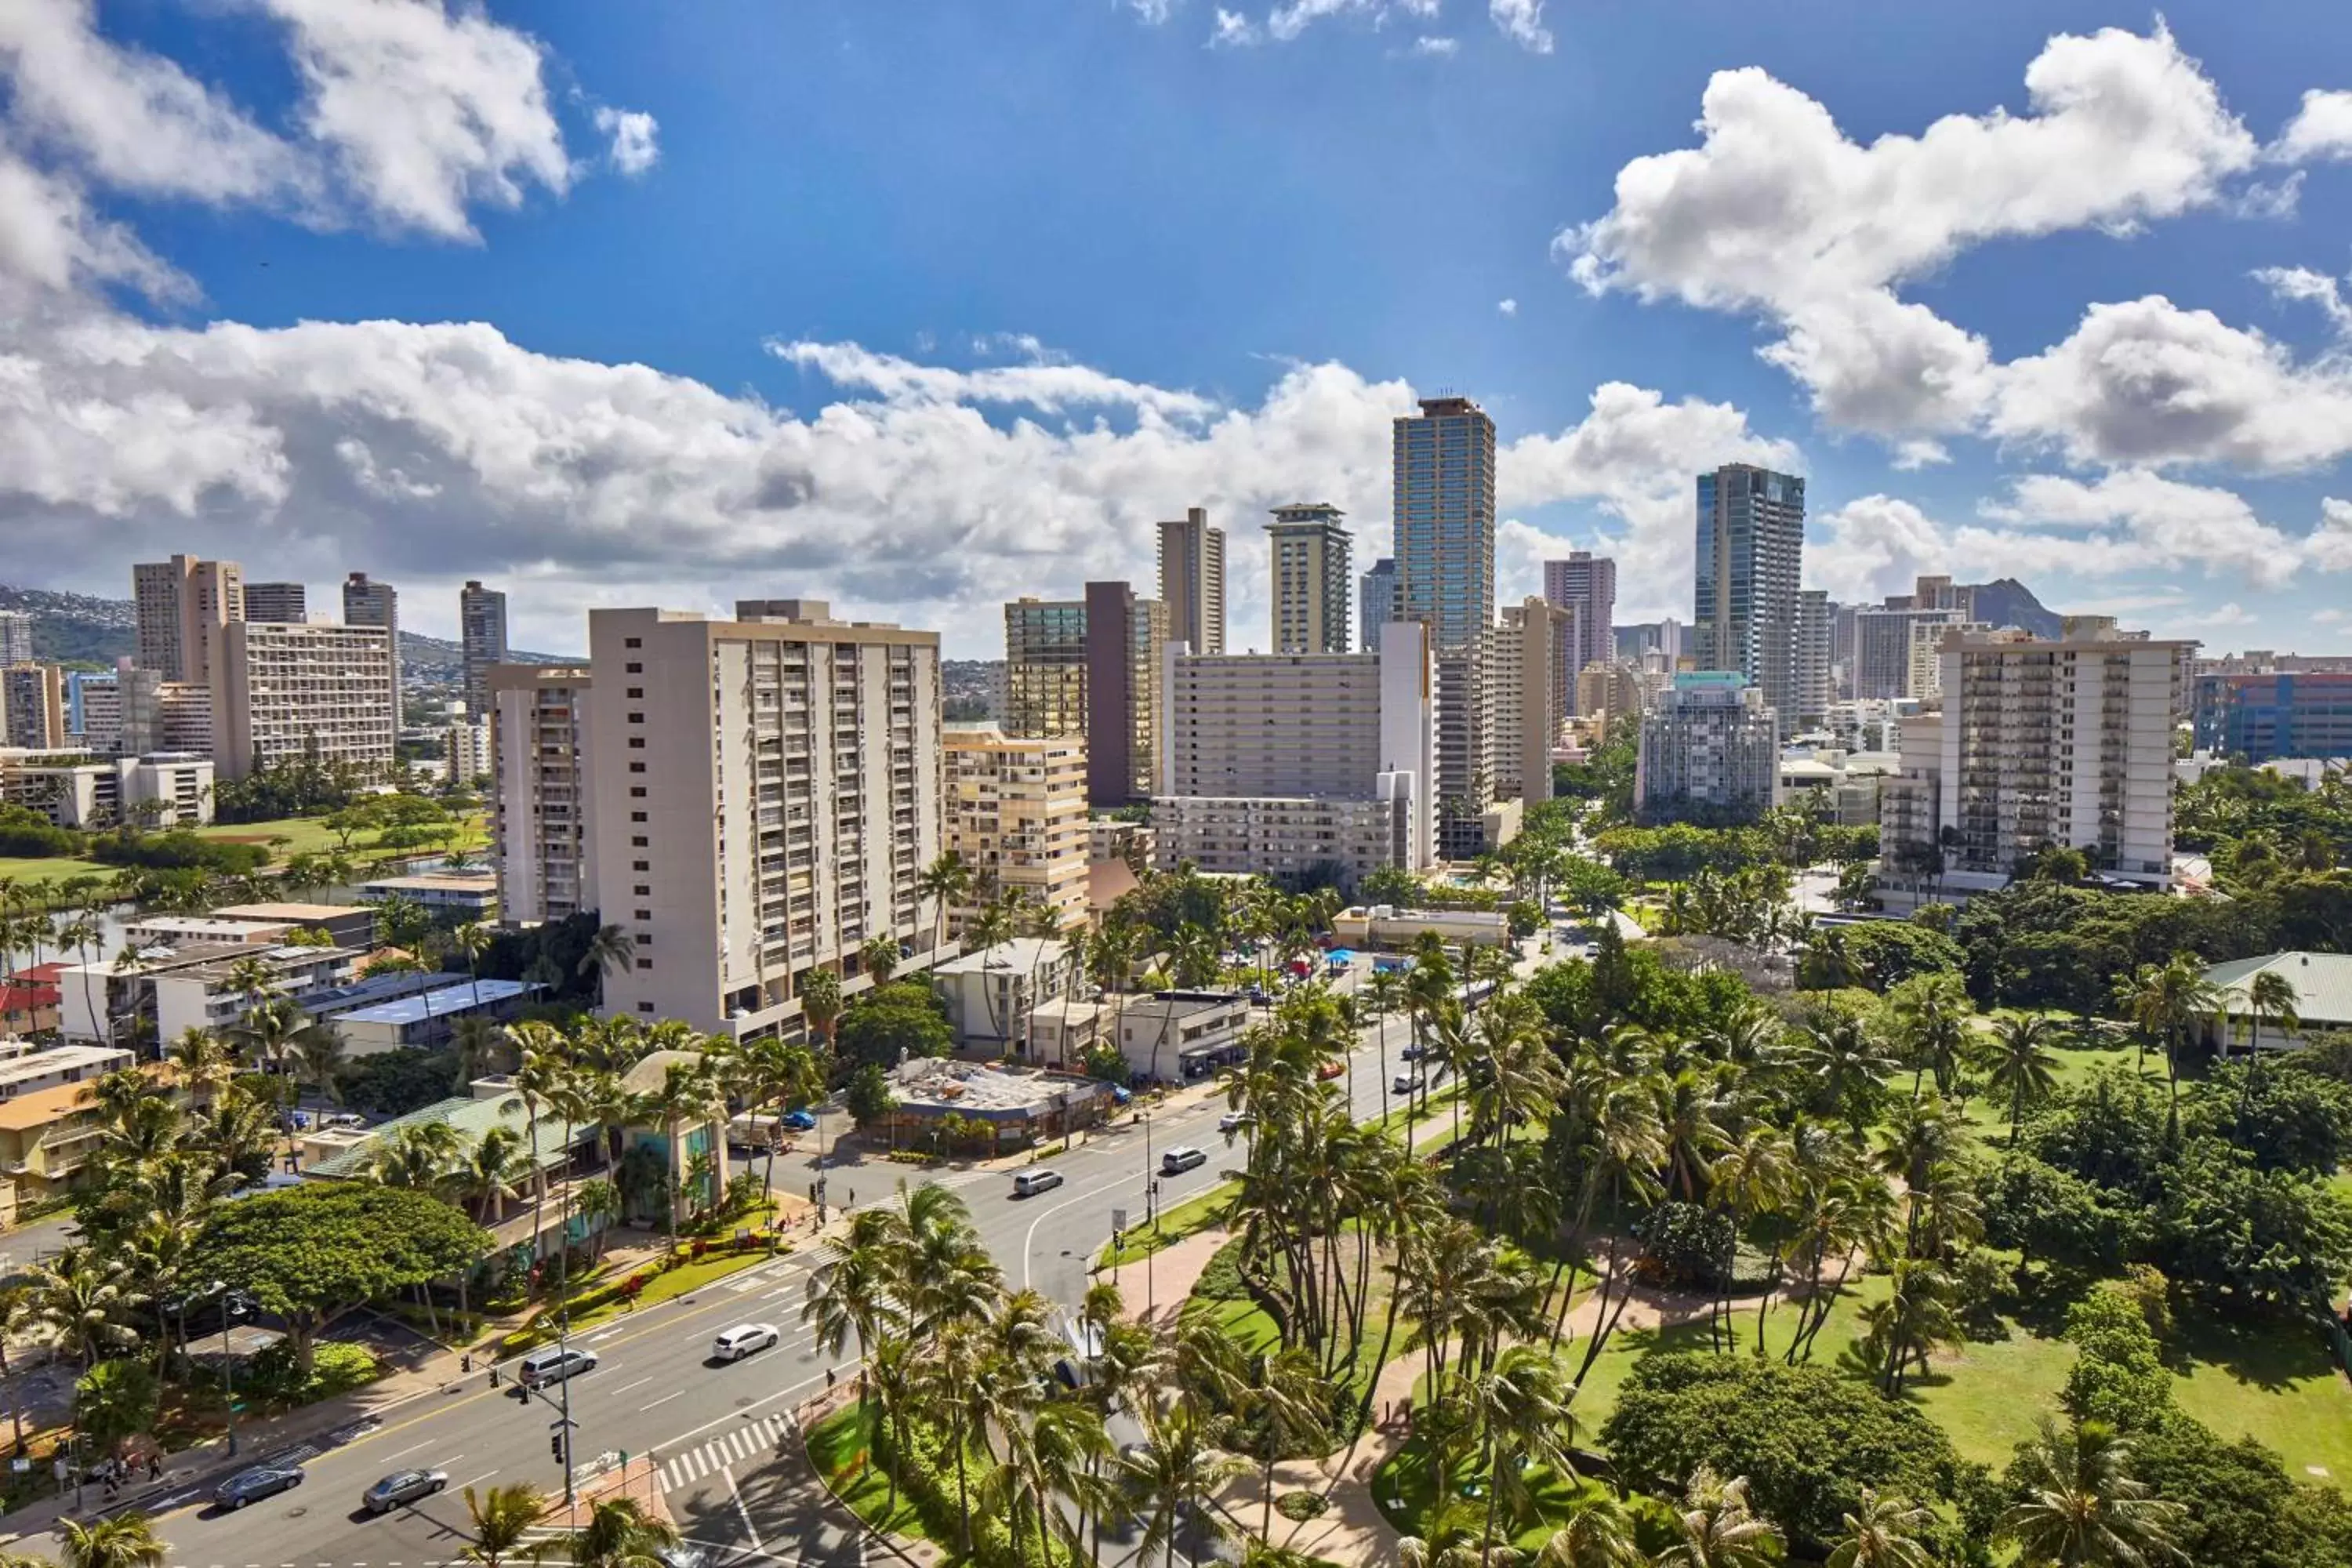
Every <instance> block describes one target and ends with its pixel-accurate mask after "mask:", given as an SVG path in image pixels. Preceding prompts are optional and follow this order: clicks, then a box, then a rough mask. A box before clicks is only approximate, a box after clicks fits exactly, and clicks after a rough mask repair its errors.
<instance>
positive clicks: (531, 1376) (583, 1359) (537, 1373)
mask: <svg viewBox="0 0 2352 1568" xmlns="http://www.w3.org/2000/svg"><path fill="white" fill-rule="evenodd" d="M595 1364H596V1352H594V1351H573V1350H543V1351H533V1352H530V1354H529V1355H527V1356H525V1357H523V1358H522V1368H521V1370H520V1372H519V1373H517V1374H516V1376H517V1381H519V1382H520V1384H522V1385H523V1386H524V1387H525V1388H544V1387H545V1386H547V1384H551V1383H562V1382H564V1381H565V1380H567V1379H569V1378H573V1377H577V1376H579V1375H580V1374H581V1373H583V1372H586V1371H588V1370H590V1369H591V1368H593V1366H594V1365H595Z"/></svg>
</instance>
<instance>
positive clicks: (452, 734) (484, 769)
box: [441, 712, 490, 785]
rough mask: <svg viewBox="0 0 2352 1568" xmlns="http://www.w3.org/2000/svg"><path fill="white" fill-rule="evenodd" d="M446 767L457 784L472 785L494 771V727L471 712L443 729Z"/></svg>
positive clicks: (443, 752) (442, 744)
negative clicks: (492, 744) (492, 759)
mask: <svg viewBox="0 0 2352 1568" xmlns="http://www.w3.org/2000/svg"><path fill="white" fill-rule="evenodd" d="M441 755H442V765H443V766H445V767H446V768H447V769H448V779H449V782H450V783H451V784H464V785H470V784H472V783H473V782H474V781H475V780H476V779H478V778H480V777H481V776H482V775H483V774H484V773H488V772H489V771H490V728H489V726H488V724H485V723H484V722H483V721H481V720H480V719H478V718H476V717H475V716H474V715H473V714H472V713H471V712H467V713H465V714H462V715H460V716H458V717H457V718H453V719H451V720H450V721H448V723H446V725H444V726H443V727H442V730H441Z"/></svg>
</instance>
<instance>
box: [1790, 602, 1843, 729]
mask: <svg viewBox="0 0 2352 1568" xmlns="http://www.w3.org/2000/svg"><path fill="white" fill-rule="evenodd" d="M1837 611H1838V607H1837V606H1836V605H1833V604H1832V603H1830V596H1829V594H1828V592H1827V591H1826V590H1824V589H1821V588H1807V589H1804V590H1803V591H1802V592H1801V593H1799V594H1798V595H1797V686H1796V689H1797V714H1796V719H1797V723H1798V724H1799V725H1801V726H1803V727H1805V728H1808V729H1810V728H1811V726H1813V725H1815V724H1818V723H1820V722H1821V721H1822V718H1823V717H1824V716H1825V715H1826V714H1827V713H1828V712H1829V710H1830V704H1831V702H1832V701H1834V700H1836V697H1837V671H1836V668H1835V663H1836V661H1835V658H1834V654H1833V648H1834V641H1835V636H1836V632H1837Z"/></svg>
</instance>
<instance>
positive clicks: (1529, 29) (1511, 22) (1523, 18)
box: [1486, 0, 1552, 55]
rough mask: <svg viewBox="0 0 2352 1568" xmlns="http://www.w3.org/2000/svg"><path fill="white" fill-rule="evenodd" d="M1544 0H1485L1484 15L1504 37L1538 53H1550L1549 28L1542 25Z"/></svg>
mask: <svg viewBox="0 0 2352 1568" xmlns="http://www.w3.org/2000/svg"><path fill="white" fill-rule="evenodd" d="M1543 8H1544V0H1486V15H1487V16H1490V17H1492V18H1493V19H1494V23H1495V26H1496V27H1498V28H1500V29H1501V30H1502V34H1503V36H1504V37H1507V38H1508V39H1510V40H1511V41H1512V42H1513V43H1515V44H1517V45H1518V46H1519V47H1521V48H1525V49H1531V50H1533V51H1534V52H1535V53H1537V54H1539V55H1548V54H1549V53H1551V42H1552V39H1551V30H1550V29H1549V28H1548V27H1546V26H1544V25H1543Z"/></svg>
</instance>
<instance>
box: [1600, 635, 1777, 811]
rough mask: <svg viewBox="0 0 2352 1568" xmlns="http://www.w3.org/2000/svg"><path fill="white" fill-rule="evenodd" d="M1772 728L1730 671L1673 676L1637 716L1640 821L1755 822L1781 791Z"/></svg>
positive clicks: (1750, 690)
mask: <svg viewBox="0 0 2352 1568" xmlns="http://www.w3.org/2000/svg"><path fill="white" fill-rule="evenodd" d="M1778 723H1779V721H1778V719H1777V717H1776V716H1775V715H1774V713H1773V711H1772V709H1771V706H1770V704H1769V703H1767V702H1766V701H1765V700H1764V694H1763V692H1761V691H1760V690H1759V689H1756V688H1755V687H1753V686H1751V685H1749V684H1748V678H1747V677H1746V676H1743V675H1741V674H1739V673H1738V671H1737V670H1706V671H1699V672H1685V673H1683V674H1680V675H1677V676H1675V678H1674V684H1673V686H1671V687H1670V688H1668V689H1666V690H1665V691H1664V692H1662V693H1661V694H1660V695H1659V698H1658V702H1657V705H1656V706H1655V707H1654V708H1652V709H1651V710H1649V711H1648V712H1646V713H1644V714H1643V715H1642V744H1641V752H1640V754H1639V757H1638V759H1637V760H1636V762H1635V763H1634V770H1633V798H1634V802H1635V804H1636V805H1637V807H1638V808H1639V810H1640V811H1641V813H1642V816H1643V820H1645V821H1668V822H1671V821H1675V820H1681V819H1687V818H1693V817H1704V818H1706V819H1707V820H1710V821H1717V822H1720V821H1735V822H1737V821H1752V820H1754V819H1755V818H1756V817H1757V816H1759V815H1761V814H1762V812H1763V811H1764V809H1765V808H1766V807H1767V806H1769V805H1771V804H1772V803H1773V801H1774V799H1775V798H1776V797H1777V795H1778V792H1779V789H1780V737H1779V733H1778V728H1777V727H1778Z"/></svg>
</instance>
